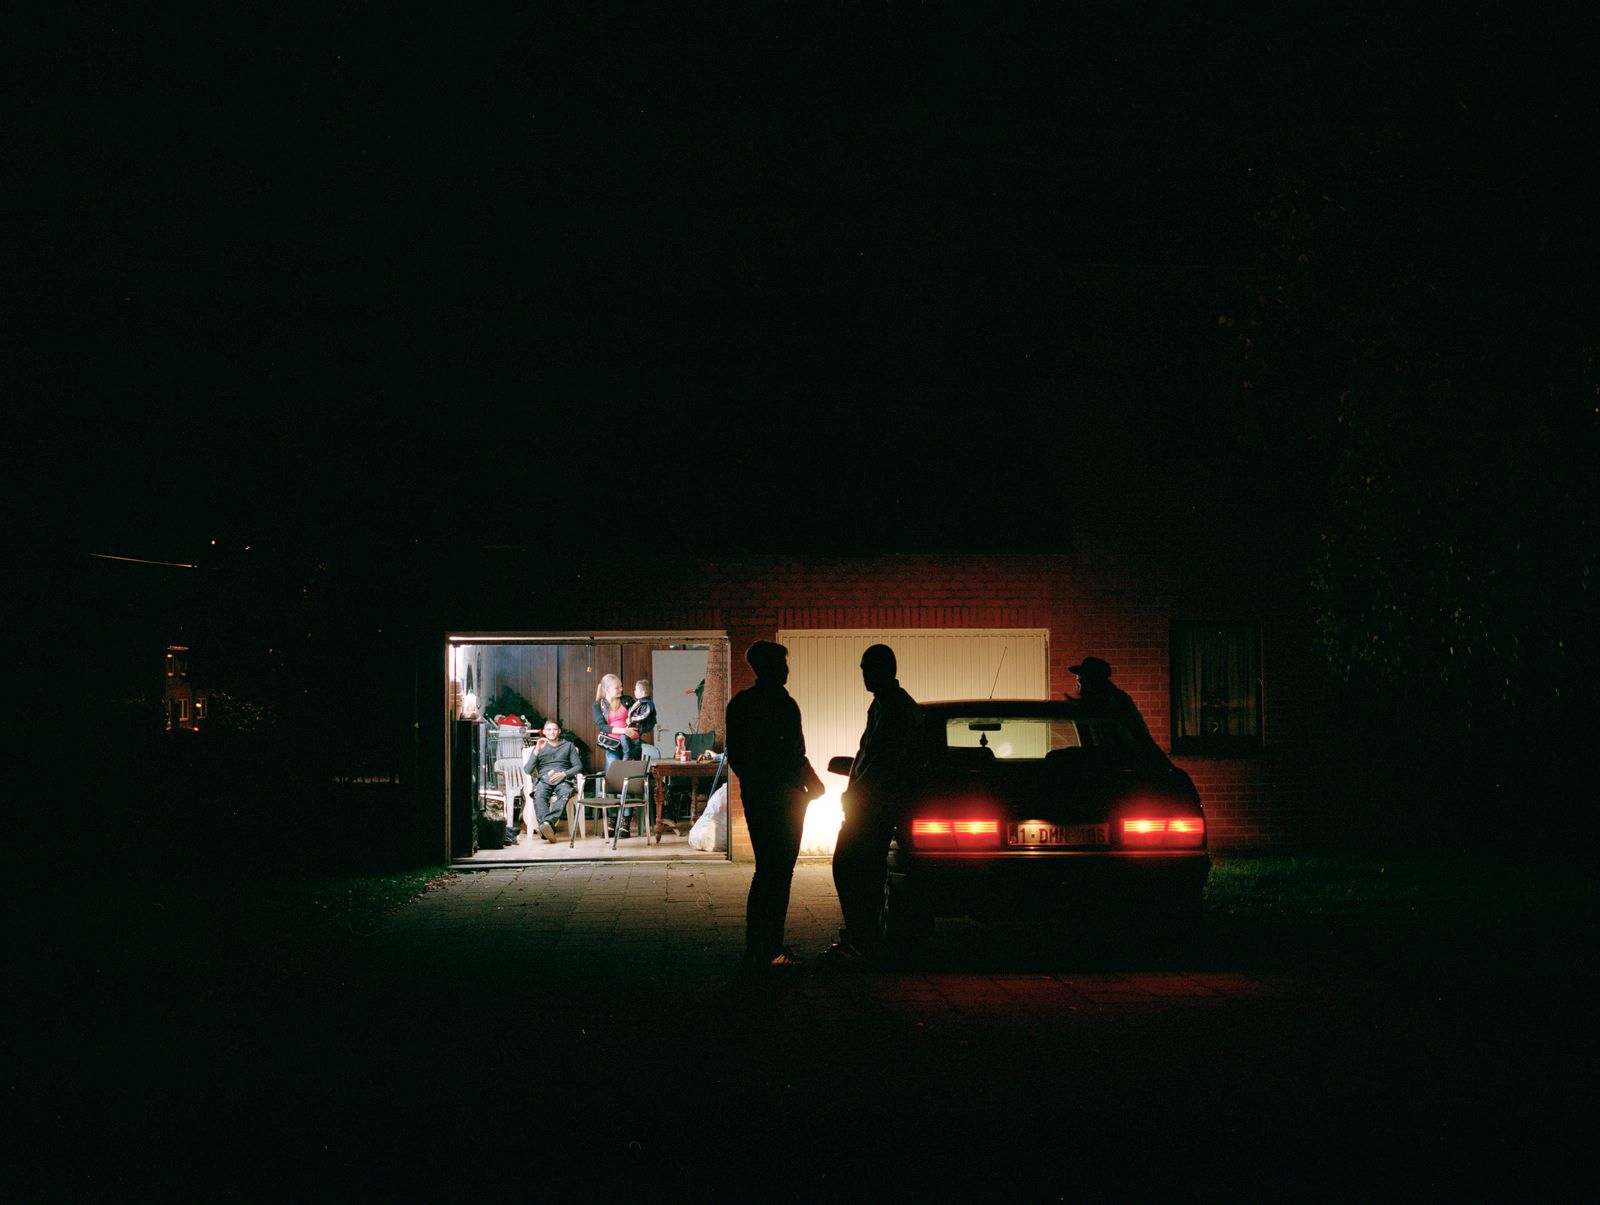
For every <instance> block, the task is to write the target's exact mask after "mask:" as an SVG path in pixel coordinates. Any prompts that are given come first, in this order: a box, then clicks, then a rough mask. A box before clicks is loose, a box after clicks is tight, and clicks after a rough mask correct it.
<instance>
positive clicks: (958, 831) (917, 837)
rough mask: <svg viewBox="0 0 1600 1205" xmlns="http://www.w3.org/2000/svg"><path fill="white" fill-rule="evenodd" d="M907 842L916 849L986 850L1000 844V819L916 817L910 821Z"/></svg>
mask: <svg viewBox="0 0 1600 1205" xmlns="http://www.w3.org/2000/svg"><path fill="white" fill-rule="evenodd" d="M911 841H912V844H913V845H915V846H917V848H919V849H988V848H992V847H994V846H997V845H999V844H1000V822H999V821H998V820H946V819H944V818H943V817H928V816H923V817H918V818H917V819H915V820H913V821H912V822H911Z"/></svg>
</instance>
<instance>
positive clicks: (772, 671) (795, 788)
mask: <svg viewBox="0 0 1600 1205" xmlns="http://www.w3.org/2000/svg"><path fill="white" fill-rule="evenodd" d="M744 659H745V661H747V662H748V663H749V665H750V668H751V669H752V670H754V671H755V675H756V683H755V685H754V686H751V687H748V688H746V689H744V690H741V691H740V692H739V693H738V694H736V695H734V696H733V698H732V699H730V700H729V701H728V710H727V713H726V717H725V719H724V723H725V724H726V725H727V729H728V741H727V753H728V766H729V767H730V768H731V769H732V770H733V772H734V773H735V774H737V775H738V776H739V794H740V797H741V798H742V799H743V800H744V818H745V823H746V824H748V825H749V827H750V846H751V848H752V849H753V850H754V852H755V855H756V872H755V875H754V876H753V877H752V878H751V880H750V894H749V896H748V897H747V898H746V900H745V906H744V916H745V935H744V943H745V948H744V965H745V968H746V969H748V970H756V969H760V968H766V967H771V968H781V967H792V966H798V965H800V960H799V959H798V958H797V957H795V955H794V954H792V953H790V952H789V951H788V950H787V949H785V948H784V944H783V920H784V917H785V915H786V914H787V913H788V911H789V887H790V885H791V883H792V881H793V879H794V864H795V859H796V858H798V857H799V856H800V834H801V830H802V829H803V828H804V826H805V818H806V805H807V804H808V803H809V802H810V801H811V798H812V796H813V795H819V794H821V793H822V783H821V780H820V779H818V778H817V776H816V773H815V772H814V771H813V770H812V769H811V765H810V763H809V762H807V761H806V740H805V736H804V734H802V733H801V731H800V707H799V705H798V704H796V703H795V701H794V699H792V698H791V697H790V696H789V692H788V691H787V690H786V689H785V688H784V684H785V683H787V682H788V681H789V650H788V649H786V648H785V647H784V646H783V645H781V644H776V643H774V642H773V641H770V640H758V641H756V642H755V643H754V644H752V645H751V646H750V647H749V648H748V649H747V650H746V651H745V655H744Z"/></svg>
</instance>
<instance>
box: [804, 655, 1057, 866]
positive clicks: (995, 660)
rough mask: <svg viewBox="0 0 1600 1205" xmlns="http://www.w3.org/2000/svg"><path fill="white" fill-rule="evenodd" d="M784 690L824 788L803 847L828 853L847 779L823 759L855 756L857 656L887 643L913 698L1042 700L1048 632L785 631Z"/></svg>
mask: <svg viewBox="0 0 1600 1205" xmlns="http://www.w3.org/2000/svg"><path fill="white" fill-rule="evenodd" d="M778 641H779V643H780V644H783V645H786V646H787V647H788V649H789V693H790V694H791V695H793V696H794V700H795V702H796V703H798V704H799V705H800V716H801V723H802V725H803V726H804V730H805V736H806V752H807V754H808V756H809V757H810V758H811V764H812V765H813V766H815V767H816V768H817V771H818V772H819V773H821V774H822V780H823V783H824V785H825V786H826V787H827V793H826V794H824V795H823V796H822V797H821V798H820V799H816V800H813V801H812V803H811V808H810V810H809V811H807V813H806V827H805V835H804V837H803V839H802V842H801V847H800V852H801V853H805V854H831V853H832V852H833V843H834V838H835V837H837V836H838V833H839V821H840V819H841V816H842V813H841V812H840V809H839V796H840V794H841V793H842V792H843V790H844V779H842V778H840V777H839V776H838V775H834V774H829V773H827V772H826V769H825V767H826V766H827V763H828V759H829V758H830V757H836V756H839V755H841V754H845V755H848V754H853V753H854V752H855V751H856V745H857V744H858V743H859V742H860V740H861V729H862V728H863V727H864V726H865V724H866V718H867V706H868V704H869V703H871V702H872V696H871V695H869V694H868V693H867V691H866V689H865V688H864V687H863V686H862V685H861V654H862V653H863V652H865V651H866V649H867V646H868V645H872V644H887V645H888V646H889V647H890V648H892V649H893V650H894V652H895V659H896V661H897V662H898V663H899V667H900V685H902V686H904V687H905V688H906V689H907V690H908V691H910V692H911V694H912V696H913V697H914V698H916V699H919V700H923V701H930V702H931V701H933V700H935V699H974V698H976V699H987V698H996V699H1042V698H1045V697H1046V696H1047V694H1048V692H1049V689H1050V672H1049V666H1050V647H1049V633H1048V632H1047V631H1046V630H1045V629H1044V628H1021V629H1011V628H974V629H959V630H951V629H945V630H938V631H930V630H929V629H926V628H910V629H903V630H893V631H862V630H857V629H850V630H843V631H818V630H810V631H787V632H779V633H778Z"/></svg>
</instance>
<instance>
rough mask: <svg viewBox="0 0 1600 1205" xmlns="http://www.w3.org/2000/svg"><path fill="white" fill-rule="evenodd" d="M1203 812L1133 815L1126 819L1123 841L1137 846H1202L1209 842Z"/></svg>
mask: <svg viewBox="0 0 1600 1205" xmlns="http://www.w3.org/2000/svg"><path fill="white" fill-rule="evenodd" d="M1205 839H1206V822H1205V819H1204V818H1203V817H1200V816H1171V817H1163V816H1130V817H1127V818H1125V819H1124V820H1123V821H1122V843H1123V844H1124V845H1126V846H1131V847H1133V848H1135V849H1157V848H1165V849H1198V848H1199V847H1200V846H1201V845H1203V844H1204V843H1205Z"/></svg>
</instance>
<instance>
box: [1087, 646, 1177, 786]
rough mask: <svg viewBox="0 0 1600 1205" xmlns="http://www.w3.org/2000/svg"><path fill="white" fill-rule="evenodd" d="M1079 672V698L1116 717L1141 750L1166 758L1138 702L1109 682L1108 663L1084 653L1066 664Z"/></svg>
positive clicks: (1095, 709) (1099, 712)
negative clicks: (1140, 711) (1078, 658)
mask: <svg viewBox="0 0 1600 1205" xmlns="http://www.w3.org/2000/svg"><path fill="white" fill-rule="evenodd" d="M1067 668H1068V669H1069V670H1071V671H1072V672H1073V673H1074V674H1077V675H1078V700H1079V702H1081V703H1083V704H1085V705H1086V706H1088V707H1089V708H1091V709H1092V710H1093V711H1095V712H1096V713H1097V714H1099V715H1103V716H1105V717H1106V718H1107V719H1112V720H1116V721H1117V722H1118V723H1120V724H1121V725H1122V726H1123V727H1124V728H1126V729H1127V730H1128V733H1129V735H1130V736H1132V737H1133V743H1134V746H1135V747H1136V748H1137V749H1138V751H1139V752H1140V753H1142V754H1146V755H1148V754H1151V753H1154V754H1155V755H1156V756H1157V757H1159V758H1160V759H1161V760H1163V761H1165V760H1166V757H1167V755H1166V753H1165V752H1164V751H1163V750H1162V748H1161V746H1160V745H1158V744H1156V738H1155V737H1153V736H1151V735H1150V726H1149V725H1148V724H1146V723H1145V722H1144V716H1142V715H1140V714H1139V705H1138V704H1137V703H1135V702H1134V701H1133V697H1132V696H1131V695H1129V694H1128V692H1127V691H1125V690H1123V689H1122V688H1121V687H1118V686H1113V685H1112V683H1111V663H1110V662H1108V661H1102V660H1101V659H1100V658H1099V657H1085V658H1084V659H1083V660H1082V661H1081V662H1079V663H1078V664H1077V665H1069V666H1068V667H1067Z"/></svg>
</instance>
